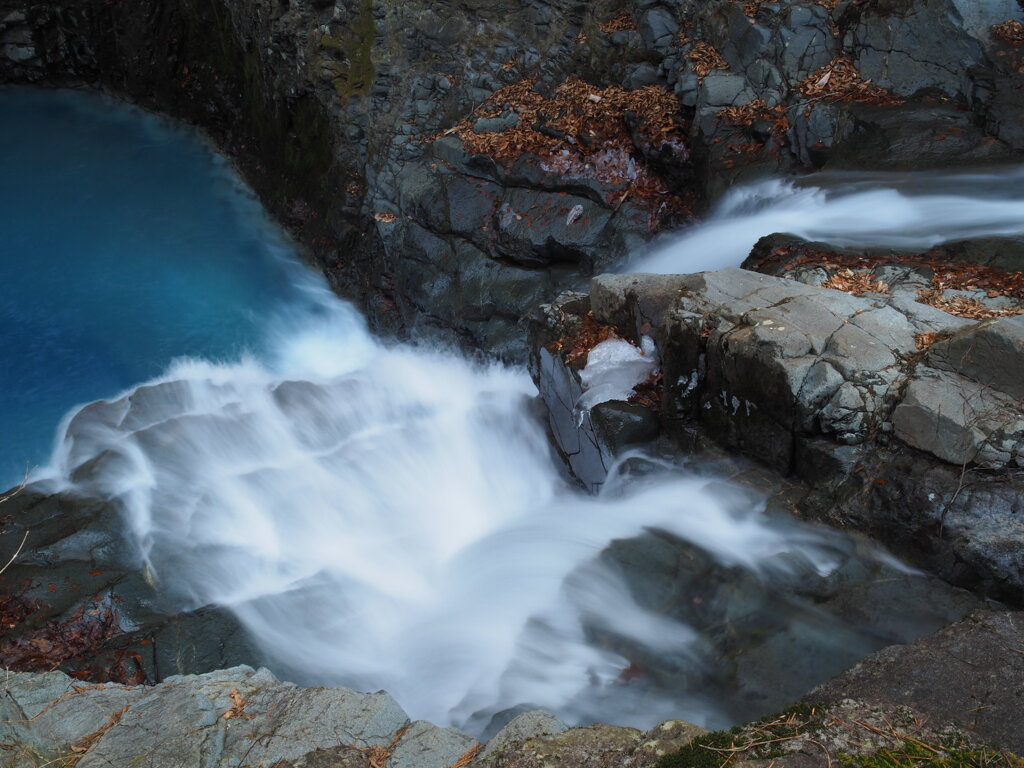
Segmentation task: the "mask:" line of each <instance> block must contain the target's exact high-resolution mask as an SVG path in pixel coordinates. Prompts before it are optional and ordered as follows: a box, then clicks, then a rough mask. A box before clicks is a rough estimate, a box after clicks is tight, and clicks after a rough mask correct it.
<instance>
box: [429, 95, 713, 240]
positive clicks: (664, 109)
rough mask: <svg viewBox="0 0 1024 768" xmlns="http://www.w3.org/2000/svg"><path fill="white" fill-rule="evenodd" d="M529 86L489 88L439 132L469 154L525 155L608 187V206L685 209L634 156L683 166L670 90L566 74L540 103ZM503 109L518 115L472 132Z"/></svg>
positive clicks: (508, 158) (685, 153)
mask: <svg viewBox="0 0 1024 768" xmlns="http://www.w3.org/2000/svg"><path fill="white" fill-rule="evenodd" d="M535 85H536V81H535V80H532V79H525V80H520V81H519V82H516V83H513V84H512V85H508V86H506V87H504V88H501V89H500V90H498V91H495V92H494V93H493V94H491V96H490V98H488V99H487V101H486V102H484V103H483V104H482V105H481V106H480V107H479V108H477V109H476V110H475V111H474V113H473V114H472V115H471V116H470V117H469V118H467V119H466V120H463V121H462V122H460V123H459V124H458V125H456V126H454V127H453V128H451V129H449V130H447V131H445V132H444V134H452V133H454V134H455V135H456V136H458V137H459V138H460V139H461V140H462V144H463V146H464V147H465V149H466V150H467V151H468V152H470V153H472V154H479V155H488V156H489V157H492V158H494V159H495V160H496V161H498V162H500V163H503V164H504V165H506V166H511V164H512V163H514V162H515V161H516V160H518V159H519V158H520V157H522V156H523V155H526V154H530V155H534V156H536V157H537V158H538V159H539V160H540V161H541V165H542V167H543V168H544V170H546V171H548V172H549V173H555V174H559V175H563V176H575V177H577V178H593V179H597V180H598V181H600V182H601V183H602V184H604V185H607V186H608V187H610V188H611V190H610V191H609V193H608V197H609V199H608V200H606V202H607V203H609V204H615V205H618V204H620V203H621V202H622V201H623V200H624V199H625V198H626V197H629V198H631V199H632V200H633V201H634V202H636V203H638V204H639V205H640V206H641V207H643V208H644V209H646V210H648V211H650V212H651V213H652V216H653V215H655V214H656V215H657V217H660V216H661V215H662V214H666V213H671V214H675V215H689V214H690V213H691V212H692V208H693V205H694V201H692V200H684V199H683V198H681V197H679V196H678V195H676V194H674V193H673V192H672V191H671V190H670V189H669V188H668V186H667V184H666V183H665V181H664V180H663V179H662V178H661V177H660V176H659V175H658V174H657V173H655V172H653V171H652V170H651V169H650V168H648V167H647V164H646V163H645V162H644V161H643V160H642V159H641V158H640V157H639V156H640V155H641V152H640V150H643V151H644V152H651V153H668V154H669V155H671V156H672V157H674V158H675V159H676V160H677V161H682V162H684V163H685V162H688V160H689V155H690V153H689V149H688V147H687V143H686V138H685V137H686V122H685V120H684V118H683V115H682V111H681V105H680V103H679V100H678V99H677V98H676V96H675V95H674V94H673V93H671V92H670V91H668V90H666V89H664V88H661V87H658V86H653V85H652V86H646V87H644V88H639V89H637V90H634V91H627V90H626V89H624V88H621V87H619V86H609V87H607V88H598V87H596V86H592V85H589V84H588V83H585V82H584V81H582V80H580V79H579V78H577V77H570V78H568V79H567V80H566V81H565V82H563V83H562V84H561V85H559V86H558V87H557V88H556V89H555V90H554V93H553V94H552V95H551V97H550V98H547V97H545V96H544V95H542V94H541V93H539V92H538V91H537V90H536V89H535V87H534V86H535ZM508 112H514V113H516V114H517V115H518V116H519V122H518V123H517V124H516V125H513V126H510V127H508V128H505V129H503V130H501V131H495V132H487V133H476V132H474V130H473V125H474V124H475V123H476V121H477V120H479V119H480V118H484V117H497V116H499V115H502V114H506V113H508ZM658 220H659V221H660V218H659V219H658ZM653 223H655V222H653V221H652V225H653Z"/></svg>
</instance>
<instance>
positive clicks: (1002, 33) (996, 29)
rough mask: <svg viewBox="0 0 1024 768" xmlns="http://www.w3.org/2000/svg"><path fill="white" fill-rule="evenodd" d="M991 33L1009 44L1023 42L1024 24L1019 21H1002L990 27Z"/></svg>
mask: <svg viewBox="0 0 1024 768" xmlns="http://www.w3.org/2000/svg"><path fill="white" fill-rule="evenodd" d="M992 34H993V35H994V36H995V37H998V38H999V39H1000V40H1002V41H1003V42H1004V43H1009V44H1010V45H1021V44H1024V24H1021V23H1020V22H1019V21H1012V20H1011V21H1004V22H1003V23H1002V24H996V25H995V26H993V27H992Z"/></svg>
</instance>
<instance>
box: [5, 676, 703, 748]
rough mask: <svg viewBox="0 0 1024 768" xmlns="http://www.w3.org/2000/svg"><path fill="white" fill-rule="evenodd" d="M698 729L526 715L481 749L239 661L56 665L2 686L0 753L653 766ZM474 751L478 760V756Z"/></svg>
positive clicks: (347, 695) (384, 704)
mask: <svg viewBox="0 0 1024 768" xmlns="http://www.w3.org/2000/svg"><path fill="white" fill-rule="evenodd" d="M702 733H704V730H703V729H702V728H698V727H697V726H694V725H690V724H689V723H685V722H682V721H678V720H670V721H667V722H665V723H662V724H660V725H658V726H656V727H655V728H653V729H651V731H650V732H648V733H644V732H643V731H638V730H636V729H634V728H619V727H615V726H608V725H598V726H591V727H587V728H572V729H569V728H567V727H566V726H565V724H563V723H560V722H559V721H558V720H556V719H555V718H553V717H552V716H551V715H548V714H546V713H543V712H529V713H525V714H522V715H519V716H518V717H516V718H515V719H514V720H512V721H511V722H510V723H509V724H508V725H506V726H505V727H504V728H503V729H502V730H501V731H499V732H498V733H497V734H496V735H495V736H494V737H493V738H492V739H491V740H490V742H489V743H488V744H487V745H486V748H485V747H484V745H480V744H478V743H477V741H476V739H474V738H472V737H470V736H468V735H466V734H464V733H461V732H460V731H457V730H455V729H454V728H438V727H437V726H435V725H431V724H430V723H427V722H425V721H423V720H417V721H414V722H413V721H410V719H409V717H408V715H406V713H405V712H404V711H403V710H402V709H401V707H399V706H398V704H397V703H396V702H395V700H394V699H392V698H391V697H390V696H389V695H388V694H387V693H384V692H379V693H357V692H356V691H352V690H349V689H347V688H301V687H299V686H296V685H293V684H292V683H285V682H281V681H279V680H278V679H277V678H276V677H274V676H273V675H272V674H271V673H270V672H268V671H267V670H266V669H260V670H254V669H253V668H252V667H247V666H238V667H232V668H230V669H224V670H219V671H217V672H211V673H209V674H205V675H193V676H176V677H170V678H168V679H167V680H166V681H164V682H163V683H161V684H159V685H156V686H152V687H145V686H135V687H131V686H122V685H117V684H114V683H108V684H82V683H79V682H77V681H75V680H74V679H72V678H69V677H67V676H66V675H64V674H62V673H60V672H48V673H45V674H35V675H33V674H25V673H10V674H8V675H6V676H5V677H4V679H3V681H2V682H0V756H2V758H3V761H4V765H7V766H10V768H36V767H37V766H39V765H40V764H42V763H45V762H51V763H54V764H59V765H64V764H69V765H72V764H73V765H77V766H81V767H82V768H89V767H90V766H109V765H134V766H160V768H163V766H167V765H203V766H211V767H213V768H217V767H220V766H224V767H225V768H226V767H227V766H237V765H248V766H252V768H271V767H272V766H276V767H277V768H285V767H286V766H287V768H326V767H327V766H346V767H347V768H451V766H466V765H470V764H472V765H480V766H506V767H507V766H513V765H515V766H529V765H538V766H539V765H549V764H551V761H552V760H555V761H556V762H557V763H558V764H559V765H566V766H573V765H579V766H591V765H606V766H617V765H627V764H628V765H635V766H638V767H640V768H642V767H643V766H651V765H653V764H654V763H656V762H657V760H658V759H659V758H660V757H661V756H662V755H664V754H666V753H669V752H672V751H674V750H676V749H679V748H680V747H682V746H684V745H686V744H687V743H689V742H690V740H692V739H693V738H694V737H695V736H698V735H700V734H702ZM478 757H479V759H477V758H478Z"/></svg>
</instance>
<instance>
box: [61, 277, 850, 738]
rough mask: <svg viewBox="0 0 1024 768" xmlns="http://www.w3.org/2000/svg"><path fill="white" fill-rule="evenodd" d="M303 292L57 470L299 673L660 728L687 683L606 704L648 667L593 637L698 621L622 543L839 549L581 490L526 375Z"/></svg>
mask: <svg viewBox="0 0 1024 768" xmlns="http://www.w3.org/2000/svg"><path fill="white" fill-rule="evenodd" d="M309 290H310V291H311V292H312V293H316V292H318V291H320V292H322V295H321V296H320V298H321V300H322V301H321V303H320V307H319V311H318V313H317V314H316V316H312V315H310V313H308V312H307V313H304V314H303V315H302V316H301V317H300V318H291V319H285V320H283V321H282V322H281V323H279V324H278V328H277V341H276V344H275V347H274V348H275V352H276V354H275V355H273V356H272V358H271V361H270V362H268V363H265V364H261V363H259V362H257V361H255V360H245V361H242V362H239V363H234V364H215V363H210V362H201V361H180V362H178V363H177V364H175V365H174V366H172V368H171V369H170V370H169V371H168V372H167V374H166V375H165V376H163V377H161V378H160V379H158V380H155V381H152V382H150V383H148V384H146V385H144V386H141V387H139V388H138V389H136V390H134V391H132V392H129V393H127V394H126V395H124V396H122V397H121V398H119V399H117V400H114V401H109V402H101V403H94V404H92V405H90V406H87V407H85V408H84V409H82V410H81V411H79V412H78V413H77V414H75V415H74V416H73V417H71V418H70V420H69V421H68V422H67V423H66V425H65V427H64V429H65V437H64V439H63V440H62V441H61V442H60V443H59V445H58V449H57V451H56V453H55V458H54V461H53V463H52V465H51V466H50V468H49V469H48V470H47V472H45V473H44V475H48V476H49V477H50V479H51V480H56V481H57V482H58V484H60V485H62V486H64V487H65V488H73V489H74V490H76V491H79V492H82V493H85V494H88V495H92V496H101V497H109V498H115V499H119V500H120V501H121V502H122V504H123V507H124V509H125V512H126V514H127V518H128V521H129V524H130V526H131V528H132V530H133V531H134V533H135V536H136V539H137V541H138V543H139V548H140V553H141V557H142V558H143V560H144V561H145V562H146V564H147V565H148V567H149V568H151V569H152V571H153V573H154V574H155V577H156V579H157V581H158V583H159V584H160V585H161V588H162V590H163V591H164V592H165V593H166V594H167V595H168V596H169V602H170V604H172V605H173V606H175V607H182V608H195V607H199V606H202V605H206V604H210V603H216V604H221V605H227V606H230V607H231V608H232V609H233V610H234V611H235V612H236V613H237V615H238V616H239V617H240V618H241V619H242V621H243V622H244V623H245V625H246V626H247V627H248V628H249V629H250V630H251V632H252V633H253V635H254V636H255V637H256V638H257V639H258V641H259V643H260V644H261V645H262V646H263V647H264V648H265V649H266V650H267V652H268V653H269V654H270V655H271V656H272V657H273V658H275V659H276V660H278V661H280V662H281V663H283V664H284V665H285V666H286V667H287V668H288V669H289V670H291V672H292V674H294V675H296V676H299V677H301V678H303V679H306V680H307V681H316V682H320V683H325V682H337V683H344V684H348V685H352V686H355V687H358V688H365V689H374V690H375V689H379V688H384V689H386V690H388V691H389V692H391V693H392V694H393V695H395V696H396V698H397V699H398V700H399V702H400V703H401V704H402V705H403V706H404V707H406V708H407V709H408V710H409V711H410V713H412V714H413V715H414V716H417V717H424V718H428V719H431V720H433V721H434V722H438V723H455V724H462V725H465V724H467V723H470V722H471V721H474V722H477V723H478V724H486V720H487V718H488V717H489V715H490V714H493V713H495V712H498V711H500V710H502V709H504V708H506V707H511V706H515V705H519V704H522V703H529V704H531V705H533V706H541V707H545V708H548V709H550V710H553V711H555V712H558V713H561V714H563V715H564V716H566V717H569V718H573V719H582V720H587V719H595V718H599V717H601V716H604V717H605V718H607V719H610V720H613V721H616V722H623V721H627V722H636V723H637V724H646V725H649V724H651V723H652V722H653V719H652V718H655V717H657V716H658V715H659V714H663V715H665V716H667V715H668V714H669V713H670V712H676V713H677V714H679V709H680V706H681V705H680V701H681V700H682V699H684V698H685V697H683V696H678V695H677V696H675V697H674V698H673V697H670V696H668V695H667V694H666V693H665V692H660V693H659V692H651V693H649V694H648V695H646V696H640V697H639V698H640V699H641V700H642V701H641V702H640V703H637V704H636V707H637V712H635V713H633V714H630V712H629V711H628V710H629V707H628V706H625V701H626V697H627V694H629V693H631V692H632V691H625V690H623V691H621V692H620V693H619V694H618V695H617V696H616V697H614V701H605V702H604V704H600V703H598V704H595V703H594V702H599V701H600V698H601V697H600V695H599V693H600V692H601V691H602V690H604V691H606V692H607V690H608V689H609V688H610V687H611V688H615V686H616V683H615V681H616V678H617V676H618V675H620V673H622V671H623V670H624V669H625V668H626V667H627V666H628V665H629V663H630V662H629V659H627V658H625V657H623V656H622V655H621V654H620V653H617V652H615V651H612V650H607V649H602V648H599V647H596V646H595V645H594V644H593V643H592V642H591V641H590V640H589V639H588V637H587V636H586V635H587V632H589V631H595V630H596V631H604V632H608V633H611V634H612V635H614V636H615V637H617V638H620V639H621V640H622V641H623V642H626V643H630V644H635V645H636V646H637V647H642V648H644V649H647V651H648V652H652V653H656V654H659V655H662V656H664V657H666V658H671V657H675V658H686V657H687V655H688V654H690V653H691V651H692V649H691V647H690V645H691V641H692V639H693V632H692V631H691V630H689V629H688V628H687V627H686V626H684V625H682V624H680V623H678V622H676V621H674V620H672V619H669V618H666V617H664V616H659V615H656V614H655V613H652V612H651V611H649V610H646V609H644V608H641V607H640V606H639V605H638V604H637V603H636V602H635V601H634V600H633V598H632V597H631V595H630V591H629V589H628V588H627V586H626V585H625V583H624V582H623V581H622V579H621V577H619V576H617V575H616V573H615V570H614V569H610V568H608V567H607V566H606V565H602V564H601V563H600V562H599V560H598V559H597V556H598V554H599V553H600V552H601V551H602V549H604V548H605V546H606V545H607V544H608V543H609V542H610V541H612V540H614V539H620V538H625V537H630V536H635V535H637V534H639V533H641V532H643V531H644V529H645V528H649V527H655V528H658V529H661V530H664V531H667V532H670V533H671V534H674V535H675V536H678V537H679V538H680V539H683V540H686V541H690V542H693V543H695V544H696V545H698V546H699V547H701V548H702V549H704V550H706V551H707V552H709V553H711V555H712V557H713V558H714V559H715V560H717V561H718V562H720V563H722V564H723V565H725V566H728V567H735V568H738V569H741V570H747V571H753V572H755V573H772V572H784V571H786V570H787V569H796V570H800V569H809V570H811V571H813V572H818V573H823V572H827V571H828V570H829V569H830V568H832V567H833V565H834V563H833V561H832V555H831V554H830V550H829V547H830V544H829V541H830V539H829V537H827V536H825V535H824V534H821V533H815V532H811V531H809V530H806V529H797V528H795V527H792V526H790V527H783V526H780V525H779V524H777V523H776V524H769V523H768V522H767V520H766V519H765V518H764V517H763V516H762V515H761V514H760V512H759V511H758V510H757V509H751V508H750V506H749V504H746V503H744V504H736V503H735V502H734V500H733V501H730V499H729V498H728V494H723V492H722V491H718V492H716V491H713V490H712V489H711V488H710V487H709V486H708V485H707V483H705V482H704V481H700V480H697V479H694V478H685V477H683V478H677V479H674V480H669V481H663V482H659V483H655V484H653V485H650V486H648V487H645V488H643V489H637V490H635V491H633V492H629V493H624V494H616V495H614V497H613V496H612V495H608V496H606V497H604V498H594V497H587V496H583V495H581V494H579V493H578V492H576V491H574V490H573V489H571V488H569V487H567V486H566V485H565V484H564V482H563V480H562V479H561V478H560V476H559V474H558V473H557V472H556V470H555V468H554V464H553V461H552V457H551V456H550V455H549V449H548V446H547V441H546V437H545V435H544V433H543V430H542V429H541V428H540V427H539V426H538V425H537V423H536V422H535V420H534V419H533V418H531V415H530V411H529V409H528V399H529V398H530V397H531V396H532V395H533V394H534V390H533V385H532V383H531V382H530V381H529V379H528V378H527V376H526V375H525V373H524V372H522V371H521V370H516V369H509V368H504V367H500V366H497V365H490V366H483V365H474V364H471V363H470V362H467V361H466V360H465V359H463V358H461V357H458V356H455V355H452V354H445V353H441V352H424V351H415V350H414V349H411V348H405V347H386V346H382V345H379V344H377V343H375V342H373V341H372V340H371V338H370V337H369V336H368V334H367V332H366V331H365V330H364V329H363V327H362V325H361V322H360V320H359V318H358V316H357V315H356V314H355V312H354V311H353V310H352V309H351V308H350V307H348V305H345V304H342V303H341V302H339V301H338V300H337V299H335V298H334V297H333V296H329V295H327V293H326V290H324V289H321V288H318V287H316V286H312V285H311V286H310V288H309ZM619 687H621V686H619ZM670 701H672V704H671V705H670V703H669V702H670ZM690 715H691V716H692V717H693V718H694V719H702V720H707V719H708V717H709V716H710V717H713V709H710V708H704V709H703V710H701V711H694V712H691V713H690Z"/></svg>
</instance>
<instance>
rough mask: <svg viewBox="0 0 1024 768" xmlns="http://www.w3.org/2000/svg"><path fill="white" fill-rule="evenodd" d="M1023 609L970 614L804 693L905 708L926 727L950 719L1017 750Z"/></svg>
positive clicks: (1021, 734) (1023, 745)
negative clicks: (925, 724)
mask: <svg viewBox="0 0 1024 768" xmlns="http://www.w3.org/2000/svg"><path fill="white" fill-rule="evenodd" d="M1022 632H1024V614H1021V613H1016V612H985V613H975V614H972V615H971V616H968V617H967V618H965V619H963V620H962V621H960V622H958V623H956V624H954V625H952V626H950V627H948V628H946V629H943V630H941V631H939V632H937V633H936V634H934V635H930V636H927V637H924V638H921V639H920V640H917V641H915V642H914V643H911V644H909V645H902V646H892V647H890V648H886V649H885V650H882V651H879V652H878V653H874V654H872V655H870V656H868V657H867V658H866V659H864V660H863V661H861V662H860V663H859V664H857V665H856V666H854V667H853V668H852V669H850V670H849V671H848V672H845V673H843V674H842V675H839V676H838V677H836V678H835V679H833V680H831V681H829V682H828V683H826V684H825V685H823V686H821V687H820V688H818V689H816V690H814V691H812V692H811V693H809V694H808V695H807V700H808V701H815V702H823V703H828V702H841V701H843V700H845V699H860V700H863V701H866V702H870V703H872V704H874V705H876V706H881V707H883V708H885V709H893V708H895V707H897V706H899V705H906V706H910V707H912V708H913V709H914V710H915V711H916V712H917V713H919V715H921V716H923V717H924V718H926V719H927V720H928V721H929V722H931V723H932V724H933V725H938V724H940V723H953V724H956V725H959V726H960V727H962V728H964V729H965V730H967V731H969V732H970V733H971V734H972V735H973V736H974V737H975V738H977V739H978V740H979V741H982V742H987V743H990V744H994V745H997V746H1000V747H1004V748H1007V749H1011V750H1014V751H1016V752H1018V753H1020V752H1022V751H1024V731H1022V730H1021V727H1020V712H1021V695H1022V691H1024V656H1022V654H1021V653H1020V652H1019V650H1015V649H1017V646H1018V645H1019V644H1020V643H1019V638H1020V636H1021V633H1022Z"/></svg>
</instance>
